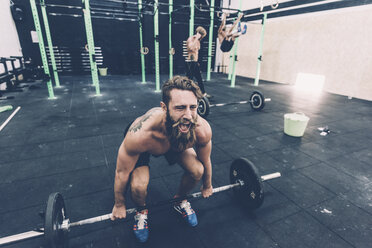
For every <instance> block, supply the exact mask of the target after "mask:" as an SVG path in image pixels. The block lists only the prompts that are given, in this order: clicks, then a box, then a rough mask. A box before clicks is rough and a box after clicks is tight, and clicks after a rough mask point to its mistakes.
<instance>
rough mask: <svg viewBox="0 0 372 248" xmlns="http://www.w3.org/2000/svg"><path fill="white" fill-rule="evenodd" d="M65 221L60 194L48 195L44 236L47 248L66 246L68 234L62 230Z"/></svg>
mask: <svg viewBox="0 0 372 248" xmlns="http://www.w3.org/2000/svg"><path fill="white" fill-rule="evenodd" d="M65 219H67V216H66V208H65V202H64V200H63V197H62V195H61V194H60V193H52V194H50V195H49V198H48V202H47V207H46V211H45V223H44V234H45V241H46V246H47V247H52V248H64V247H67V246H68V236H67V235H68V232H67V231H64V230H63V229H62V227H61V226H62V223H63V221H64V220H65Z"/></svg>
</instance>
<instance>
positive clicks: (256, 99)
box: [249, 91, 265, 111]
mask: <svg viewBox="0 0 372 248" xmlns="http://www.w3.org/2000/svg"><path fill="white" fill-rule="evenodd" d="M249 103H250V104H251V107H252V109H253V110H256V111H259V110H262V109H263V108H264V107H265V98H264V96H263V94H262V93H261V92H259V91H253V93H252V94H251V97H250V98H249Z"/></svg>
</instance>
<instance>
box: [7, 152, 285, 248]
mask: <svg viewBox="0 0 372 248" xmlns="http://www.w3.org/2000/svg"><path fill="white" fill-rule="evenodd" d="M280 176H281V174H280V173H279V172H276V173H272V174H268V175H264V176H260V175H259V172H258V169H257V168H256V166H255V165H254V164H253V163H252V162H251V161H249V160H248V159H246V158H238V159H236V160H234V161H233V162H232V164H231V166H230V183H231V184H229V185H225V186H221V187H218V188H214V189H213V193H218V192H222V191H226V190H229V189H233V192H234V196H235V198H236V199H237V200H238V201H239V202H240V203H241V204H243V206H244V207H246V208H247V209H248V210H254V209H256V208H259V207H260V206H261V205H262V203H263V200H264V190H263V184H262V182H264V181H267V180H270V179H274V178H278V177H280ZM201 196H202V193H201V192H197V193H193V194H189V195H187V196H186V197H183V198H173V199H170V200H164V201H160V202H157V203H154V204H151V205H148V206H147V207H156V206H161V205H166V204H171V203H174V202H178V201H181V200H183V199H192V198H199V197H201ZM136 211H137V209H136V208H130V209H127V214H131V213H134V212H136ZM111 215H112V214H111V213H109V214H104V215H101V216H97V217H92V218H88V219H84V220H80V221H77V222H72V223H70V219H68V216H67V212H66V207H65V202H64V200H63V197H62V194H60V193H52V194H50V195H49V198H48V201H47V206H46V211H45V220H44V228H40V229H38V230H35V231H28V232H24V233H20V234H16V235H12V236H7V237H3V238H0V246H3V245H8V244H10V243H15V242H19V241H22V240H26V239H31V238H35V237H39V236H43V235H44V238H45V242H46V247H52V248H65V247H68V234H69V231H70V229H71V227H74V226H82V225H86V224H93V223H96V222H101V221H104V220H109V219H111Z"/></svg>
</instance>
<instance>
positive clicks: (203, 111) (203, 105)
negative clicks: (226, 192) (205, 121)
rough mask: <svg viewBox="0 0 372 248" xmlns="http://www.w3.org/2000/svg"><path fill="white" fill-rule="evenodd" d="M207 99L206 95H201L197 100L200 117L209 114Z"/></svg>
mask: <svg viewBox="0 0 372 248" xmlns="http://www.w3.org/2000/svg"><path fill="white" fill-rule="evenodd" d="M209 105H210V104H209V100H208V98H207V97H205V96H203V98H202V99H200V100H199V103H198V114H199V115H200V116H201V117H203V118H204V117H207V116H208V114H209V108H210V107H209Z"/></svg>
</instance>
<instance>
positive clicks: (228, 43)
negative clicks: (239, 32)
mask: <svg viewBox="0 0 372 248" xmlns="http://www.w3.org/2000/svg"><path fill="white" fill-rule="evenodd" d="M233 46H234V41H233V40H232V39H231V40H227V39H224V40H223V41H222V44H221V47H220V48H221V51H222V52H224V53H226V52H229V51H230V50H231V48H232V47H233Z"/></svg>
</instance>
